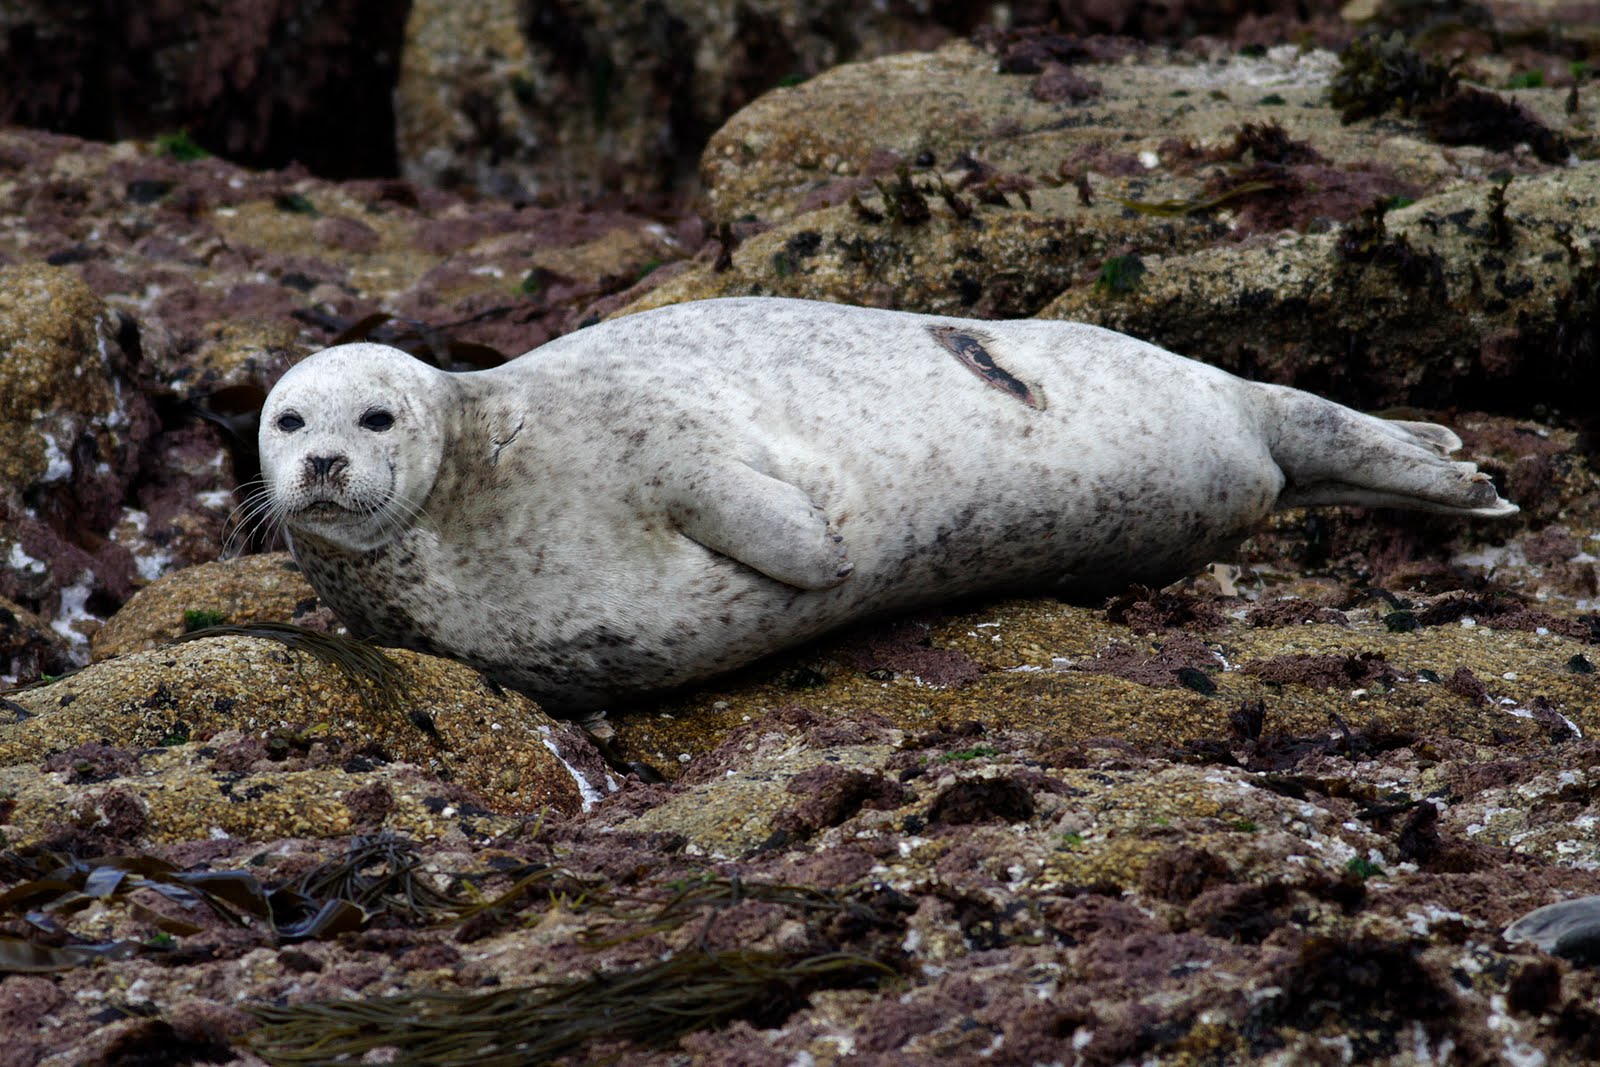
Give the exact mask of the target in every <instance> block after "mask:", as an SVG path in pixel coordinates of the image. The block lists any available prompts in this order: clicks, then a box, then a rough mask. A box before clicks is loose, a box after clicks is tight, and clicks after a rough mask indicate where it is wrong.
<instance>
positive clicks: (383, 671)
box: [172, 620, 407, 711]
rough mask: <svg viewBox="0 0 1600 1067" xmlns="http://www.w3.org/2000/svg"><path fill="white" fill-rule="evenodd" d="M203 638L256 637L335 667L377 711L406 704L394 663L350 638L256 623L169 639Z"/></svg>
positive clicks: (401, 679)
mask: <svg viewBox="0 0 1600 1067" xmlns="http://www.w3.org/2000/svg"><path fill="white" fill-rule="evenodd" d="M206 637H259V638H263V639H265V640H268V641H276V642H278V643H279V644H281V645H283V646H285V647H287V648H289V649H292V650H294V651H296V652H305V653H307V654H308V655H310V656H312V657H313V658H315V659H317V660H320V661H321V662H323V663H327V664H329V665H331V666H333V667H337V668H338V669H339V670H340V671H341V672H342V673H343V674H344V676H345V677H346V678H348V679H349V680H350V683H351V685H353V686H354V687H355V690H356V692H357V693H358V694H359V695H360V697H361V699H362V701H364V702H368V705H369V707H372V708H373V709H374V710H380V711H393V710H396V709H399V708H402V707H404V706H405V705H406V703H407V700H406V688H405V680H406V674H405V671H403V670H402V669H401V668H400V667H399V666H398V665H396V663H395V662H394V660H392V659H390V658H389V657H388V656H386V655H384V654H383V652H382V651H380V650H379V649H378V648H377V647H375V646H373V645H370V644H368V643H366V642H365V641H358V640H356V639H355V638H353V637H340V636H339V635H337V634H329V633H323V632H322V631H320V630H310V629H307V628H306V627H304V626H296V625H294V624H293V623H288V622H270V621H265V620H263V621H260V622H252V623H245V624H238V625H226V626H205V627H202V628H200V629H197V630H190V631H188V632H187V633H184V634H181V635H179V636H178V637H176V638H174V639H173V642H172V643H173V644H182V643H184V642H186V641H198V640H200V639H202V638H206Z"/></svg>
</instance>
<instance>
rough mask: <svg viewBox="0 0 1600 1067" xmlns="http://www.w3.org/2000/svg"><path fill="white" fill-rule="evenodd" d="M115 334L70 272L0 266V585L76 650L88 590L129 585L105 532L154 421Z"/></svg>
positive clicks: (82, 647)
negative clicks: (1, 550) (1, 520)
mask: <svg viewBox="0 0 1600 1067" xmlns="http://www.w3.org/2000/svg"><path fill="white" fill-rule="evenodd" d="M114 333H115V326H114V325H113V323H112V320H111V317H110V315H109V313H108V312H107V311H106V309H105V307H104V305H103V304H101V302H100V301H99V300H98V299H97V298H96V297H95V295H94V293H92V292H91V291H90V290H89V288H88V287H87V286H85V285H84V284H83V283H82V282H81V281H79V280H78V279H77V278H76V277H74V276H73V275H72V273H71V272H69V271H65V270H61V269H58V268H52V267H43V266H35V267H8V268H0V351H4V352H5V353H6V359H5V360H4V361H3V363H0V456H3V457H4V458H3V459H0V487H3V488H0V514H4V515H6V516H8V517H9V521H8V522H6V524H5V526H4V528H3V529H0V544H3V545H4V547H5V549H6V551H7V555H6V556H5V557H4V558H5V559H6V561H7V562H6V564H5V565H4V566H0V596H4V597H6V598H7V599H10V600H14V601H17V602H19V603H21V604H23V605H25V606H26V607H28V608H30V609H31V610H34V611H37V612H39V613H40V614H41V615H43V616H44V617H45V618H47V619H49V620H50V621H51V622H53V623H56V624H58V626H57V629H58V631H59V632H61V633H62V634H63V635H64V636H66V637H67V639H68V641H69V642H71V645H72V649H73V652H72V654H73V656H74V657H75V658H76V657H80V656H82V655H83V654H84V653H86V651H87V641H88V633H87V632H86V630H87V629H88V628H89V627H90V626H91V625H92V620H91V616H90V614H89V612H87V611H86V610H85V609H86V604H87V602H88V600H89V599H90V598H91V597H98V598H103V599H109V600H111V601H113V602H117V601H120V600H121V599H123V598H125V597H126V596H127V595H128V593H129V592H130V591H131V586H132V581H133V571H134V566H133V560H132V558H131V555H130V554H129V553H128V551H127V550H126V549H125V548H123V547H122V546H120V545H118V544H116V543H115V542H113V541H110V540H108V539H107V536H106V535H108V534H109V533H110V532H111V529H112V526H113V525H114V524H115V522H116V521H117V519H118V518H119V517H120V513H121V505H122V501H123V500H124V499H126V498H127V497H128V496H129V492H130V483H131V481H132V479H133V477H134V475H135V474H136V473H137V469H138V464H139V460H140V458H141V455H142V450H143V446H144V445H145V442H146V441H147V440H148V439H149V437H150V435H151V433H152V431H153V429H154V427H153V423H154V418H153V414H152V412H151V410H150V406H149V403H148V401H147V400H146V399H145V398H144V396H143V395H142V394H141V393H140V392H139V391H138V389H137V388H136V383H135V382H134V381H133V380H132V376H131V373H130V371H131V368H130V367H129V365H128V363H127V361H126V359H125V357H124V356H123V353H122V352H121V350H120V349H119V348H118V347H117V345H116V343H115V341H113V340H112V335H113V334H114ZM80 624H83V625H82V628H80Z"/></svg>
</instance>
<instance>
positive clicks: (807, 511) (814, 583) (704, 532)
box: [668, 462, 855, 589]
mask: <svg viewBox="0 0 1600 1067" xmlns="http://www.w3.org/2000/svg"><path fill="white" fill-rule="evenodd" d="M675 489H676V492H675V494H674V499H673V500H672V501H671V502H670V503H669V505H668V513H669V514H670V515H671V516H672V520H673V522H674V523H675V524H676V525H677V527H678V529H679V530H681V531H682V532H683V533H684V535H685V536H687V537H688V538H689V539H690V540H693V541H697V542H699V543H700V544H702V545H704V546H705V547H706V548H709V549H711V550H712V551H713V552H720V553H722V554H723V555H725V556H729V557H731V558H733V559H736V560H738V561H739V562H740V563H743V564H744V565H745V566H747V567H751V568H754V569H755V570H758V571H760V572H761V573H762V574H765V575H766V576H767V577H768V578H775V579H777V580H778V581H780V582H783V583H785V584H787V585H792V586H794V587H796V588H798V589H831V588H833V587H834V586H836V585H838V584H840V583H841V582H843V581H844V580H845V579H846V578H848V577H850V573H851V571H853V570H854V569H855V568H854V565H852V564H851V563H850V562H848V561H847V559H846V558H845V546H844V538H843V537H841V536H840V535H839V534H837V533H835V532H834V531H833V528H832V527H831V526H830V525H829V523H828V516H827V515H826V514H824V513H823V511H822V509H821V508H820V507H818V506H817V505H816V504H815V503H813V502H812V500H811V498H810V497H809V496H808V495H807V494H806V493H805V491H804V490H802V489H799V488H797V487H796V486H793V485H790V484H789V483H788V482H785V481H780V480H778V479H777V478H769V477H768V476H767V475H765V474H762V473H761V472H759V471H757V470H755V469H754V468H752V467H749V466H747V465H745V464H743V463H734V462H718V463H708V464H707V465H706V466H705V467H704V468H701V469H697V470H694V471H692V472H689V473H687V474H685V475H683V476H682V484H680V485H678V486H676V487H675Z"/></svg>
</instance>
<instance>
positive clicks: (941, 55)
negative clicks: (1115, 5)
mask: <svg viewBox="0 0 1600 1067" xmlns="http://www.w3.org/2000/svg"><path fill="white" fill-rule="evenodd" d="M997 40H998V44H995V45H994V47H995V48H997V49H998V50H999V52H1000V54H1001V60H1000V66H1001V71H999V72H997V71H996V70H995V58H994V56H993V55H991V54H989V53H987V52H985V51H983V50H981V49H979V48H976V47H974V46H973V45H971V44H969V43H966V42H954V43H951V44H949V45H946V46H945V47H944V48H942V49H940V50H939V51H937V52H934V53H930V54H913V55H903V56H891V57H886V58H883V59H878V60H873V61H871V62H864V63H857V64H847V65H845V66H841V67H838V68H835V69H833V70H831V71H829V72H827V73H826V74H824V75H821V76H819V77H817V78H814V79H812V80H811V81H809V82H807V83H805V84H803V85H798V86H795V87H792V88H784V89H776V90H773V91H772V92H770V93H768V94H766V95H765V96H763V97H761V98H760V99H758V100H757V101H755V102H754V103H752V104H751V105H750V106H748V107H746V108H745V109H744V110H742V111H741V112H739V113H738V114H736V115H735V116H734V117H733V118H731V119H730V120H729V121H728V123H727V124H726V125H725V126H724V127H723V128H722V129H721V130H719V131H718V132H717V134H716V135H715V136H714V137H713V138H712V140H711V142H710V144H709V145H708V147H707V149H706V153H705V155H704V157H703V159H702V166H701V169H702V174H703V178H704V181H705V183H706V187H707V191H706V199H707V202H708V204H709V207H710V210H711V213H712V217H713V222H714V224H716V225H717V226H719V227H721V229H720V230H719V233H720V234H721V238H720V242H721V243H720V246H719V247H718V248H716V249H714V250H707V251H703V252H702V253H701V255H700V256H698V257H697V258H696V260H695V261H694V263H693V264H692V265H691V266H689V267H687V268H685V269H683V270H681V271H679V272H677V273H676V274H674V275H673V276H672V277H671V278H670V279H669V280H666V281H665V282H664V283H663V284H661V285H660V286H658V287H656V288H655V289H654V290H652V291H651V292H648V293H646V294H644V295H643V296H642V297H641V299H639V300H637V301H635V302H634V303H633V304H632V305H629V306H628V307H626V308H624V309H623V313H627V312H630V311H637V310H643V309H645V308H649V307H656V306H660V305H662V304H666V303H672V302H676V301H680V300H688V299H699V298H705V297H713V296H728V295H748V294H772V295H783V296H799V297H811V298H817V299H826V300H836V301H845V302H850V303H858V304H870V305H876V306H886V307H897V308H903V309H907V310H920V311H927V312H934V313H943V314H965V315H973V316H977V317H989V316H995V317H1015V316H1031V315H1036V314H1037V315H1040V316H1042V317H1050V318H1074V319H1080V320H1084V321H1090V322H1096V323H1100V324H1103V325H1107V326H1111V327H1113V328H1116V329H1120V330H1123V331H1125V332H1129V333H1133V334H1135V335H1137V336H1140V337H1143V338H1146V339H1148V340H1152V341H1155V342H1156V343H1159V344H1163V345H1165V346H1167V347H1169V348H1173V349H1174V350H1176V351H1179V352H1183V353H1184V354H1187V355H1192V356H1195V357H1197V358H1201V359H1207V360H1211V361H1213V362H1216V363H1218V364H1220V365H1222V366H1225V367H1227V368H1229V369H1231V370H1236V371H1239V372H1241V373H1244V374H1246V375H1247V376H1252V377H1260V378H1268V379H1270V380H1274V381H1280V382H1284V383H1287V384H1294V385H1298V386H1301V387H1304V388H1308V389H1312V390H1315V391H1318V392H1322V393H1325V394H1328V395H1331V396H1333V397H1335V398H1336V399H1340V400H1343V401H1345V402H1349V403H1355V404H1358V405H1362V404H1364V405H1367V406H1384V405H1397V404H1407V405H1419V406H1425V407H1441V406H1446V405H1458V406H1468V407H1473V406H1497V407H1500V408H1501V409H1502V410H1504V405H1507V404H1508V403H1509V404H1511V405H1513V406H1521V407H1524V408H1526V407H1527V406H1529V405H1531V404H1534V403H1538V402H1540V400H1541V399H1542V398H1544V397H1546V396H1548V395H1551V393H1552V392H1554V393H1556V394H1568V395H1570V394H1573V393H1577V392H1584V391H1587V390H1588V389H1589V388H1590V387H1591V385H1592V383H1591V382H1590V380H1589V379H1590V377H1591V375H1590V371H1589V367H1590V366H1591V364H1592V363H1593V361H1592V360H1590V359H1588V358H1587V356H1586V355H1585V353H1588V352H1589V351H1590V349H1591V348H1593V346H1594V337H1593V336H1592V334H1593V331H1592V330H1590V329H1588V328H1587V326H1586V325H1584V324H1586V323H1588V322H1590V321H1593V320H1595V319H1596V318H1597V316H1596V315H1594V314H1591V312H1592V311H1593V309H1592V308H1591V307H1590V305H1591V304H1592V303H1593V301H1594V295H1593V292H1592V290H1594V289H1595V288H1596V282H1595V280H1594V276H1595V275H1596V272H1597V271H1600V263H1597V262H1595V261H1594V260H1595V255H1594V253H1593V251H1592V250H1590V249H1588V248H1587V247H1586V246H1584V244H1583V242H1582V241H1581V240H1580V239H1578V238H1577V237H1576V236H1574V234H1576V233H1577V232H1579V231H1580V230H1582V229H1584V228H1593V225H1594V221H1595V220H1594V219H1592V218H1591V216H1592V215H1594V214H1595V212H1596V207H1595V198H1594V194H1595V189H1594V186H1595V182H1596V178H1595V175H1596V174H1597V173H1600V171H1597V170H1596V166H1597V165H1596V164H1594V163H1584V164H1582V165H1579V166H1574V167H1561V166H1552V165H1551V164H1550V163H1548V162H1541V160H1539V159H1538V158H1535V157H1534V156H1533V155H1531V154H1529V153H1528V152H1527V151H1525V150H1523V149H1519V148H1516V147H1515V146H1511V145H1502V146H1499V147H1497V148H1494V149H1489V148H1483V147H1477V146H1472V145H1454V146H1442V145H1439V144H1435V143H1432V142H1430V141H1428V140H1427V138H1428V136H1429V132H1428V129H1427V128H1424V127H1423V126H1422V125H1421V123H1420V121H1417V120H1413V121H1412V122H1410V123H1409V124H1408V123H1406V122H1405V121H1404V120H1400V125H1399V127H1398V128H1396V126H1395V122H1394V120H1389V119H1383V120H1373V119H1366V120H1363V121H1360V122H1355V123H1351V124H1343V123H1341V122H1340V121H1339V116H1338V113H1337V112H1336V111H1335V110H1334V109H1333V108H1331V107H1330V106H1328V104H1327V102H1326V93H1327V91H1328V86H1329V83H1330V80H1331V78H1332V77H1333V76H1334V73H1335V72H1336V71H1337V70H1338V67H1339V64H1338V60H1337V58H1336V57H1335V56H1334V55H1332V54H1331V53H1328V52H1319V51H1314V50H1313V51H1309V52H1301V51H1299V50H1296V49H1292V48H1288V47H1282V48H1274V49H1269V50H1267V51H1266V52H1265V53H1264V54H1263V55H1260V56H1255V57H1249V56H1238V55H1226V56H1224V55H1217V56H1215V57H1214V58H1213V59H1211V60H1210V61H1206V60H1202V59H1199V58H1197V57H1196V56H1194V55H1189V54H1183V53H1168V52H1163V51H1161V50H1158V49H1150V48H1142V47H1140V46H1136V45H1132V44H1124V45H1122V46H1120V48H1119V47H1114V46H1111V45H1108V44H1106V43H1104V42H1079V41H1076V40H1074V39H1071V38H1064V37H1050V36H1044V37H1035V38H1027V37H1023V38H1020V44H1019V40H1016V39H1007V38H1004V37H1003V36H1002V37H1000V38H997ZM1022 44H1026V45H1029V46H1030V47H1035V48H1037V49H1043V50H1044V51H1043V52H1042V53H1041V54H1042V55H1045V59H1043V60H1040V61H1037V62H1036V61H1034V60H1033V59H1029V61H1028V64H1015V63H1014V61H1015V57H1016V55H1017V54H1018V53H1016V52H1015V49H1016V48H1017V47H1020V45H1022ZM1050 49H1054V50H1055V53H1053V55H1054V58H1051V55H1052V53H1050V51H1049V50H1050ZM1040 62H1043V63H1044V64H1045V66H1048V67H1049V72H1044V70H1043V68H1042V67H1041V66H1040V65H1039V63H1040ZM1008 64H1013V65H1016V66H1019V68H1020V69H1023V70H1027V71H1028V73H1005V72H1004V71H1005V70H1007V69H1008ZM1068 73H1071V75H1072V77H1073V78H1075V79H1077V80H1078V82H1081V83H1082V85H1083V88H1082V91H1081V92H1077V91H1075V92H1073V93H1067V94H1065V95H1063V94H1061V93H1056V92H1054V91H1042V90H1041V89H1040V86H1041V84H1044V83H1043V82H1041V79H1047V78H1049V77H1056V78H1057V80H1059V79H1060V78H1061V77H1065V76H1066V74H1068ZM1074 84H1077V83H1076V82H1075V83H1074ZM1463 92H1465V90H1463ZM1508 96H1514V97H1515V103H1516V105H1517V106H1520V107H1522V108H1525V109H1527V110H1528V113H1529V114H1536V115H1537V117H1538V119H1539V120H1542V121H1543V122H1544V123H1545V124H1546V125H1547V126H1548V127H1549V128H1550V129H1551V130H1553V131H1556V133H1563V134H1566V135H1568V136H1569V140H1570V141H1571V143H1572V144H1575V145H1580V146H1583V147H1582V150H1583V151H1584V152H1590V153H1592V150H1593V149H1592V140H1591V139H1589V138H1588V137H1587V135H1586V134H1584V133H1583V132H1582V129H1581V127H1578V126H1576V125H1572V126H1571V127H1570V128H1569V124H1570V123H1571V122H1572V120H1571V119H1570V118H1569V117H1568V116H1567V115H1566V114H1565V113H1564V112H1563V110H1562V100H1563V97H1564V94H1563V93H1562V92H1561V91H1559V90H1556V89H1553V88H1552V89H1528V90H1519V91H1517V92H1516V93H1514V94H1508ZM908 115H910V116H913V118H912V119H911V120H910V121H907V119H906V116H908ZM1554 135H1555V134H1552V136H1554ZM1525 147H1526V146H1524V148H1525ZM1492 171H1495V172H1497V171H1504V172H1505V174H1506V175H1507V176H1508V179H1509V185H1507V186H1505V187H1504V188H1501V187H1500V186H1499V185H1496V184H1491V183H1489V182H1487V181H1485V180H1484V175H1485V174H1486V173H1488V172H1492ZM1394 198H1404V199H1405V200H1415V201H1416V203H1414V204H1411V206H1409V207H1404V208H1400V209H1398V210H1395V211H1392V212H1390V213H1389V214H1388V215H1387V216H1384V217H1383V219H1382V221H1381V222H1379V221H1376V220H1377V219H1378V218H1379V216H1378V214H1376V213H1375V212H1376V209H1375V208H1374V204H1376V203H1377V202H1379V201H1383V202H1385V203H1386V204H1387V203H1389V202H1391V201H1392V200H1393V199H1394ZM1364 213H1365V214H1364ZM1341 224H1342V229H1339V230H1337V231H1334V227H1336V226H1340V225H1341ZM1573 227H1576V229H1573ZM1219 264H1221V265H1222V269H1219ZM1052 294H1054V295H1052ZM1552 351H1553V352H1554V354H1555V355H1554V358H1552V359H1549V360H1545V359H1540V360H1529V359H1526V358H1525V357H1524V354H1525V353H1530V352H1552ZM1402 352H1403V353H1404V354H1405V355H1404V358H1401V355H1400V354H1401V353H1402Z"/></svg>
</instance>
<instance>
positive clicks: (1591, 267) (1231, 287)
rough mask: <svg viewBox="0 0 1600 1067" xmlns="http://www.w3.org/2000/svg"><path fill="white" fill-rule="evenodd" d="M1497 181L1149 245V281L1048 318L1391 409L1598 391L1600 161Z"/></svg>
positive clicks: (1087, 297)
mask: <svg viewBox="0 0 1600 1067" xmlns="http://www.w3.org/2000/svg"><path fill="white" fill-rule="evenodd" d="M1498 188H1499V187H1498V186H1494V185H1484V184H1480V185H1474V186H1464V187H1461V188H1458V189H1454V190H1452V191H1449V192H1443V193H1439V194H1437V195H1434V196H1429V197H1424V198H1422V199H1420V200H1418V201H1417V202H1416V203H1414V204H1412V205H1410V206H1408V207H1403V208H1399V209H1396V210H1394V211H1391V212H1389V213H1387V214H1386V215H1384V216H1383V220H1382V223H1381V226H1380V227H1374V226H1373V225H1372V224H1371V223H1370V222H1353V223H1349V224H1347V225H1346V226H1345V227H1344V228H1343V229H1342V230H1341V231H1339V232H1337V233H1329V234H1308V235H1293V236H1285V237H1281V238H1278V239H1276V240H1272V241H1268V242H1264V243H1257V244H1254V245H1251V246H1249V247H1237V248H1210V249H1206V250H1205V251H1199V252H1188V253H1179V254H1176V255H1167V254H1158V255H1148V256H1144V257H1142V260H1143V264H1144V268H1145V271H1146V273H1145V275H1144V277H1143V278H1142V280H1141V282H1140V283H1139V286H1138V288H1137V290H1136V291H1134V292H1132V293H1129V294H1126V295H1123V296H1114V295H1111V294H1108V293H1106V292H1103V291H1099V290H1096V289H1094V288H1090V287H1078V288H1075V289H1072V290H1070V291H1068V292H1066V293H1063V294H1062V295H1061V296H1060V297H1059V298H1057V299H1056V300H1055V301H1053V302H1052V303H1051V304H1050V305H1049V306H1048V307H1046V308H1045V309H1043V310H1042V311H1041V312H1040V316H1041V317H1043V318H1059V319H1073V320H1078V321H1085V322H1094V323H1097V324H1099V325H1103V326H1108V327H1110V328H1112V329H1116V330H1121V331H1123V332H1126V333H1132V334H1135V335H1137V336H1140V337H1145V338H1149V339H1151V340H1153V341H1156V342H1157V343H1159V344H1162V345H1164V346H1167V347H1169V348H1172V349H1175V350H1177V351H1181V352H1186V353H1188V354H1190V355H1194V356H1197V357H1199V358H1204V359H1205V360H1207V361H1208V362H1212V363H1216V364H1217V365H1219V366H1222V367H1225V368H1227V369H1229V370H1233V371H1236V372H1238V373H1243V374H1246V375H1248V376H1250V377H1255V378H1262V379H1266V380H1271V381H1278V382H1282V383H1284V384H1294V385H1296V386H1299V387H1301V388H1306V389H1311V390H1313V391H1316V392H1319V393H1322V394H1324V395H1327V396H1332V397H1334V398H1337V399H1342V400H1345V401H1349V402H1357V403H1362V404H1366V405H1369V406H1374V407H1385V406H1396V405H1412V406H1418V407H1433V408H1438V407H1445V406H1462V407H1469V408H1480V407H1497V408H1500V409H1501V410H1505V409H1506V408H1513V409H1514V408H1518V407H1522V408H1526V407H1529V406H1531V405H1532V404H1534V403H1539V402H1543V401H1545V400H1546V399H1547V398H1549V397H1553V396H1563V395H1573V394H1575V393H1581V392H1587V391H1589V390H1591V389H1592V388H1594V386H1595V385H1596V384H1597V381H1600V380H1597V379H1596V377H1595V372H1594V361H1593V359H1592V354H1593V352H1594V350H1595V345H1596V334H1595V329H1594V325H1593V324H1594V323H1595V322H1596V321H1600V320H1597V318H1596V314H1595V312H1596V311H1597V309H1600V305H1596V304H1595V301H1596V300H1597V299H1600V296H1597V294H1600V253H1597V252H1596V251H1595V250H1594V249H1592V248H1588V247H1585V246H1584V245H1583V243H1582V242H1581V241H1579V240H1577V239H1576V238H1575V237H1574V236H1573V235H1574V234H1575V233H1576V232H1581V231H1584V230H1592V229H1595V228H1597V227H1600V162H1587V163H1583V164H1581V165H1578V166H1575V167H1571V168H1565V169H1562V170H1559V171H1553V172H1550V173H1546V174H1539V175H1532V176H1529V177H1520V178H1516V179H1514V180H1512V181H1511V182H1510V184H1509V185H1508V186H1506V187H1505V188H1504V189H1503V191H1502V192H1501V193H1499V194H1497V193H1496V191H1495V190H1496V189H1498ZM1501 195H1503V198H1504V199H1503V203H1501V202H1500V201H1499V199H1498V197H1499V196H1501ZM1496 220H1498V222H1497V221H1496Z"/></svg>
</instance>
